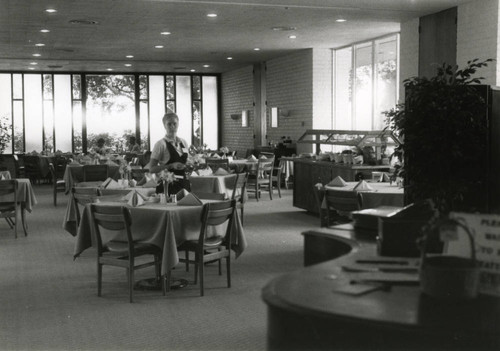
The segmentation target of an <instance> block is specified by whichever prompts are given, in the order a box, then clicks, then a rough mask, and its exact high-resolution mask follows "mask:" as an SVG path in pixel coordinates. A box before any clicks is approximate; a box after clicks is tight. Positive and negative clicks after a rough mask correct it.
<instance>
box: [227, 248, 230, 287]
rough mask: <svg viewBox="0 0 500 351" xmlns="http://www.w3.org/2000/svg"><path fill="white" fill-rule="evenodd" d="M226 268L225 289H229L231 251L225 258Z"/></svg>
mask: <svg viewBox="0 0 500 351" xmlns="http://www.w3.org/2000/svg"><path fill="white" fill-rule="evenodd" d="M226 268H227V287H228V288H230V287H231V251H229V255H228V256H227V257H226Z"/></svg>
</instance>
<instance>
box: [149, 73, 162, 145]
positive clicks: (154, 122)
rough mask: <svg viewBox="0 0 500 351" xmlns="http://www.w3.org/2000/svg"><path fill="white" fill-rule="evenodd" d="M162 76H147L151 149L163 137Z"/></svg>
mask: <svg viewBox="0 0 500 351" xmlns="http://www.w3.org/2000/svg"><path fill="white" fill-rule="evenodd" d="M163 87H164V79H163V76H149V133H150V140H151V148H153V145H154V144H155V143H156V142H157V141H158V140H160V139H161V138H163V137H164V136H165V128H164V127H163V123H162V122H161V119H162V118H163V115H164V114H165V89H163Z"/></svg>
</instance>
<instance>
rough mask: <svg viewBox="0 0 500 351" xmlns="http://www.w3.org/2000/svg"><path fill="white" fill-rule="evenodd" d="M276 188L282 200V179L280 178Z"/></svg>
mask: <svg viewBox="0 0 500 351" xmlns="http://www.w3.org/2000/svg"><path fill="white" fill-rule="evenodd" d="M276 187H277V188H278V196H279V198H280V199H281V177H278V181H277V183H276Z"/></svg>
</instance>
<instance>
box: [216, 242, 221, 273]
mask: <svg viewBox="0 0 500 351" xmlns="http://www.w3.org/2000/svg"><path fill="white" fill-rule="evenodd" d="M217 251H220V247H219V249H218V250H217ZM218 261H219V275H222V260H221V259H219V260H218Z"/></svg>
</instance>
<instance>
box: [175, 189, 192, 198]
mask: <svg viewBox="0 0 500 351" xmlns="http://www.w3.org/2000/svg"><path fill="white" fill-rule="evenodd" d="M187 195H189V191H187V190H186V189H181V190H179V191H178V192H177V194H175V197H176V198H177V201H179V200H182V199H183V198H185V197H186V196H187Z"/></svg>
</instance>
